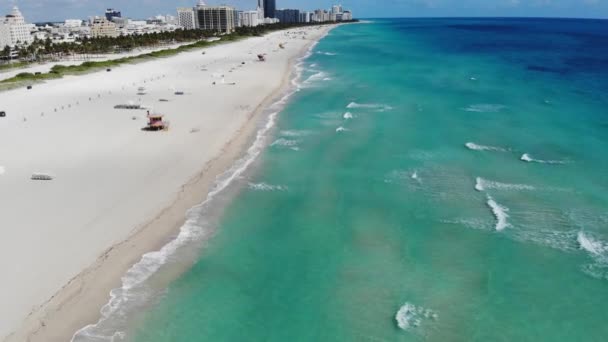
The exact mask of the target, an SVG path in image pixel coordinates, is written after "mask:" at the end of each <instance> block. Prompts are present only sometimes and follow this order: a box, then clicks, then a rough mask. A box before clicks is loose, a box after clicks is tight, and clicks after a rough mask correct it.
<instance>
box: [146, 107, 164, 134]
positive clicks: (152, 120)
mask: <svg viewBox="0 0 608 342" xmlns="http://www.w3.org/2000/svg"><path fill="white" fill-rule="evenodd" d="M147 116H148V124H147V126H146V127H145V128H144V130H146V131H166V130H168V129H169V122H167V121H164V120H163V117H164V115H162V114H150V112H148V115H147Z"/></svg>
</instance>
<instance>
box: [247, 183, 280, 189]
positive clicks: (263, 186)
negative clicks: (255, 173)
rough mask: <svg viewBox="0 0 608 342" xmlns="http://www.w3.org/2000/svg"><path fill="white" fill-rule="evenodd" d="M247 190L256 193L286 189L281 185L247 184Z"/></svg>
mask: <svg viewBox="0 0 608 342" xmlns="http://www.w3.org/2000/svg"><path fill="white" fill-rule="evenodd" d="M249 189H251V190H258V191H287V190H288V188H287V187H286V186H283V185H273V184H267V183H263V182H262V183H249Z"/></svg>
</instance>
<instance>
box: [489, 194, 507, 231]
mask: <svg viewBox="0 0 608 342" xmlns="http://www.w3.org/2000/svg"><path fill="white" fill-rule="evenodd" d="M487 205H488V207H490V209H492V213H493V214H494V217H496V226H495V229H496V231H499V232H500V231H503V230H504V229H505V228H507V227H510V226H511V225H510V224H509V222H508V221H507V220H508V218H509V214H507V213H508V212H509V208H507V207H503V206H501V205H500V204H498V203H496V201H494V199H493V198H492V197H491V196H490V195H488V201H487Z"/></svg>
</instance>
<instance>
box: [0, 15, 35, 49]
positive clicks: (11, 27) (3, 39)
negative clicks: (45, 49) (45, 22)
mask: <svg viewBox="0 0 608 342" xmlns="http://www.w3.org/2000/svg"><path fill="white" fill-rule="evenodd" d="M31 31H32V25H31V24H26V23H25V19H24V18H23V15H22V14H21V12H20V11H19V9H18V8H17V6H15V7H13V11H12V12H11V14H9V15H7V16H6V17H4V18H0V49H2V48H4V47H5V46H7V45H8V46H11V47H13V46H15V45H18V44H23V45H29V44H30V43H31V42H33V41H34V38H33V37H32V34H31Z"/></svg>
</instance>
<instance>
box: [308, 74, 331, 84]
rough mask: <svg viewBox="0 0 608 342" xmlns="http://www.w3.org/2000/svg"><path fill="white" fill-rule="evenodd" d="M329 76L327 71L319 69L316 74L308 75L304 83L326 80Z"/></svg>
mask: <svg viewBox="0 0 608 342" xmlns="http://www.w3.org/2000/svg"><path fill="white" fill-rule="evenodd" d="M327 78H328V75H327V73H325V72H323V71H319V72H317V73H316V74H313V75H311V76H310V77H308V78H307V79H306V81H304V84H310V83H313V82H316V81H320V80H323V81H325V80H326V79H327Z"/></svg>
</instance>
